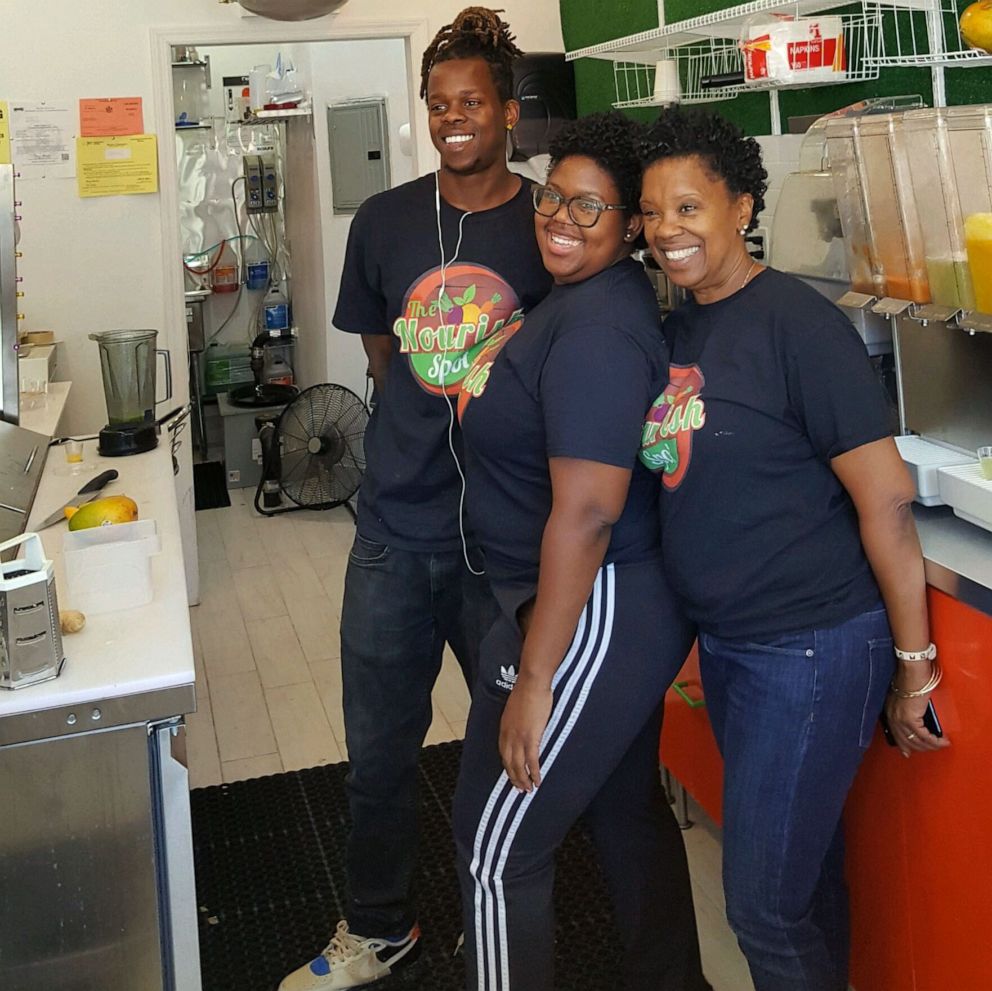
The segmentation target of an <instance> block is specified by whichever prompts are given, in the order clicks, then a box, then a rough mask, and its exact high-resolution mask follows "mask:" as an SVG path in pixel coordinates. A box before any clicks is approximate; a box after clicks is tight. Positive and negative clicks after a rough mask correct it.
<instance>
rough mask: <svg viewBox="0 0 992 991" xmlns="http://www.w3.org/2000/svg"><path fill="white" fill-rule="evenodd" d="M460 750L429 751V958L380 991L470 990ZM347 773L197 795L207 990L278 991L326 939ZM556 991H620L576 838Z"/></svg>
mask: <svg viewBox="0 0 992 991" xmlns="http://www.w3.org/2000/svg"><path fill="white" fill-rule="evenodd" d="M460 753H461V744H459V743H443V744H439V745H437V746H434V747H427V748H426V749H425V750H424V753H423V758H422V760H421V767H420V786H421V787H420V794H421V810H420V811H421V823H422V830H423V842H422V846H421V857H420V868H419V874H418V878H417V889H418V905H419V910H420V926H421V929H422V930H423V933H424V937H423V952H422V953H421V956H420V960H419V961H418V962H417V963H416V964H414V965H413V966H412V967H411V968H410V972H409V973H408V974H405V973H404V972H399V973H398V974H397V975H396V976H395V977H393V978H389V979H387V980H386V981H381V982H378V983H376V984H375V985H373V987H374V988H375V989H376V991H378V989H380V988H381V989H382V991H391V989H393V988H403V989H404V991H463V989H464V981H465V977H464V968H463V965H462V960H461V957H460V956H459V957H454V956H453V950H454V947H455V944H456V941H457V938H458V934H459V932H460V930H461V916H460V905H459V894H458V881H457V878H456V876H455V867H454V845H453V843H452V839H451V828H450V816H449V809H450V805H451V796H452V793H453V791H454V787H455V779H456V777H457V774H458V759H459V755H460ZM346 771H347V765H346V764H334V765H331V766H327V767H315V768H310V769H308V770H305V771H296V772H292V773H287V774H277V775H272V776H270V777H267V778H255V779H253V780H250V781H239V782H236V783H234V784H229V785H217V786H215V787H212V788H200V789H197V790H195V791H193V792H192V795H191V802H192V808H193V846H194V854H195V858H196V889H197V904H198V905H199V911H200V959H201V965H202V972H203V989H204V991H275V989H276V988H277V987H278V985H279V982H280V981H281V980H282V978H283V977H285V975H286V974H288V973H289V972H290V971H291V970H294V969H295V968H296V967H298V966H300V964H302V963H304V962H306V961H307V960H308V959H310V958H311V957H313V956H315V955H316V953H317V952H318V951H319V950H320V949H322V948H323V947H324V946H325V945H326V944H327V941H328V938H329V936H330V933H331V930H332V929H333V927H334V924H335V922H336V921H337V920H338V918H340V917H342V916H343V915H344V911H343V905H344V899H345V876H344V847H345V838H346V836H347V831H348V810H347V800H346V797H345V792H344V777H345V773H346ZM555 905H556V910H557V917H558V933H557V946H558V960H557V984H558V987H559V988H561V989H562V991H616V977H615V975H616V972H617V971H616V966H617V955H618V944H617V937H616V932H615V929H614V927H613V922H612V917H611V912H610V909H609V906H608V901H607V894H606V889H605V886H604V884H603V880H602V876H601V874H600V871H599V866H598V864H597V862H596V856H595V852H594V850H593V848H592V845H591V843H590V842H589V840H588V838H587V837H586V835H585V834H584V832H583V831H582V830H581V829H578V828H577V829H574V830H573V831H572V832H571V834H570V835H569V836H568V838H567V839H566V841H565V843H564V845H563V847H562V849H561V851H560V853H559V856H558V863H557V881H556V888H555Z"/></svg>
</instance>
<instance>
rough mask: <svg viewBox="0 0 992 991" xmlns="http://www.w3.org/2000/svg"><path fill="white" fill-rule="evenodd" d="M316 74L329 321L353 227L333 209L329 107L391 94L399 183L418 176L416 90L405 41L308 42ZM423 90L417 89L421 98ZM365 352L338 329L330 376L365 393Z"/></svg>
mask: <svg viewBox="0 0 992 991" xmlns="http://www.w3.org/2000/svg"><path fill="white" fill-rule="evenodd" d="M298 47H300V48H302V47H305V48H306V49H307V50H308V53H309V56H310V79H311V80H312V84H313V103H314V130H315V133H316V152H317V157H316V161H317V182H318V186H319V190H320V201H321V203H322V204H323V207H324V209H323V211H322V217H321V220H322V228H323V230H322V234H323V252H324V270H325V272H326V278H325V306H326V312H327V317H328V320H330V318H331V316H332V315H333V313H334V307H335V306H336V305H337V298H338V285H339V282H340V272H341V266H342V263H343V260H344V249H345V245H346V243H347V239H348V229H349V228H350V227H351V216H349V215H337V216H335V215H334V213H333V210H332V203H333V188H332V183H331V167H330V151H329V148H328V134H327V106H328V104H332V103H339V102H341V101H344V100H350V99H359V98H363V97H385V98H386V118H387V124H388V129H389V171H390V185H393V186H397V185H399V184H400V183H403V182H407V181H408V180H410V179H413V178H414V177H415V170H414V167H413V160H412V158H410V157H409V156H406V155H404V154H403V153H402V151H401V150H400V139H399V129H400V126H401V125H403V124H406V123H409V122H410V104H411V101H410V93H409V87H408V85H407V66H406V55H405V51H404V47H405V46H404V45H403V42H402V41H399V40H392V39H386V40H379V41H355V42H332V43H331V44H328V45H307V46H298ZM416 96H417V94H414V97H415V98H416ZM365 367H366V359H365V352H364V350H363V349H362V345H361V340H360V339H359V338H357V337H355V336H354V335H353V334H344V333H341V332H339V331H334V330H332V331H331V333H330V337H329V339H328V342H327V365H326V369H325V371H326V381H328V382H337V383H338V384H339V385H344V386H347V387H348V388H349V389H351V390H352V391H353V392H356V393H358V395H360V396H364V393H365V384H366V380H365Z"/></svg>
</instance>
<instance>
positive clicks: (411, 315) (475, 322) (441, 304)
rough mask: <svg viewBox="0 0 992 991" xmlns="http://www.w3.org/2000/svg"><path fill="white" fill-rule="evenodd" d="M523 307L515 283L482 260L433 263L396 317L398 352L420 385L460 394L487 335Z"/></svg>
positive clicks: (436, 391) (435, 391) (518, 314)
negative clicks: (443, 264)
mask: <svg viewBox="0 0 992 991" xmlns="http://www.w3.org/2000/svg"><path fill="white" fill-rule="evenodd" d="M522 313H523V311H522V310H521V309H520V300H519V299H518V298H517V295H516V293H515V292H514V291H513V289H512V287H511V286H510V285H508V284H507V282H506V281H505V280H504V279H503V278H502V277H501V276H499V275H497V274H496V273H495V272H494V271H493V270H492V269H490V268H486V266H484V265H476V264H472V263H458V264H455V265H449V266H448V267H447V270H446V271H445V273H444V283H443V292H442V279H441V269H440V268H439V267H437V268H433V269H431V270H430V271H429V272H427V273H426V274H425V275H423V276H421V277H420V278H419V279H418V280H417V281H416V282H415V283H414V284H413V285H412V286H411V287H410V289H409V290H407V293H406V295H405V297H404V301H403V309H402V311H401V313H400V316H398V317H397V318H396V320H395V321H394V322H393V333H394V334H395V335H396V337H397V338H398V339H399V342H400V353H401V354H404V355H406V356H407V358H408V359H409V361H410V370H411V372H412V373H413V377H414V379H415V380H416V381H417V383H418V384H419V385H420V387H421V388H422V389H425V390H426V391H427V392H430V393H433V394H434V395H438V396H439V395H441V394H442V393H446V394H447V395H450V396H453V395H457V394H458V392H459V389H460V388H461V387H462V383H463V380H465V378H466V376H467V375H468V373H469V371H470V370H471V368H472V366H473V363H474V362H475V359H476V358H477V357H478V356H479V353H480V352H481V351H482V349H483V347H484V346H485V344H486V342H487V340H488V339H489V338H491V337H493V335H495V334H497V333H498V332H499V331H500V330H502V328H503V327H505V326H506V325H507V324H510V323H513V322H514V321H515V320H518V319H519V318H520V317H521V315H522Z"/></svg>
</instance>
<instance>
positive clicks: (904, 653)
mask: <svg viewBox="0 0 992 991" xmlns="http://www.w3.org/2000/svg"><path fill="white" fill-rule="evenodd" d="M892 649H893V650H894V651H895V655H896V657H898V658H899V660H900V661H934V660H936V659H937V645H936V644H935V643H931V644H930V646H929V647H927V649H926V650H900V649H899V648H898V647H893V648H892Z"/></svg>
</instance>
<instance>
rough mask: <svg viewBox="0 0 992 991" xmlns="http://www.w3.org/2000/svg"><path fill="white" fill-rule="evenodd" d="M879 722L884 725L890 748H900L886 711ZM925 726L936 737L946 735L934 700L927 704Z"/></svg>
mask: <svg viewBox="0 0 992 991" xmlns="http://www.w3.org/2000/svg"><path fill="white" fill-rule="evenodd" d="M878 721H879V722H880V723H881V724H882V734H883V735H884V736H885V742H886V743H887V744H888V745H889V746H890V747H896V746H898V744H897V743H896V739H895V737H894V736H893V735H892V730H891V729H890V728H889V720H888V717H887V716H886V715H885V710H884V709H883V710H882V713H881V715H880V716H879V717H878ZM923 726H924V728H925V729H926V730H927V732H928V733H932V734H933V735H934V736H937V737H942V736H943V735H944V731H943V730H942V729H941V727H940V720H939V719H938V718H937V710H936V709H935V708H934V707H933V700H932V699H931V700H930V701H929V702H927V711H926V712H924V713H923Z"/></svg>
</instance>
